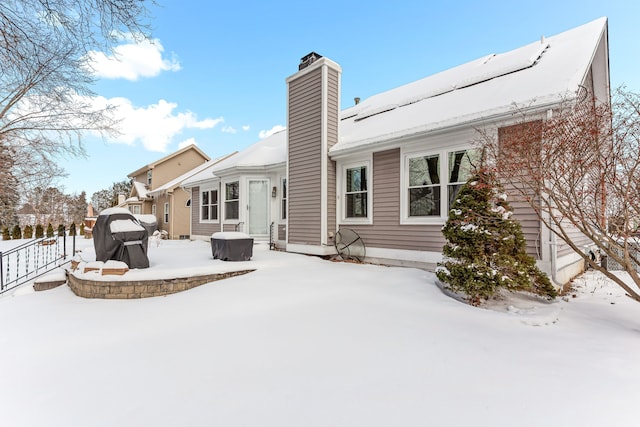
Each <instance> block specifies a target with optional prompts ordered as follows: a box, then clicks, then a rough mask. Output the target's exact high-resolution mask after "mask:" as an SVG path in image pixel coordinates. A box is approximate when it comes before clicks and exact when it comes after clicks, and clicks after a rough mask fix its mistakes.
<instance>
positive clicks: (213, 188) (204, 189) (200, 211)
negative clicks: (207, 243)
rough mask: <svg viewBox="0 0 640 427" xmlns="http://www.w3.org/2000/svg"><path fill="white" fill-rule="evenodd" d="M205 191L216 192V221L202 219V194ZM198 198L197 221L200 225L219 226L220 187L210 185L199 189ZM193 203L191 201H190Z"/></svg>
mask: <svg viewBox="0 0 640 427" xmlns="http://www.w3.org/2000/svg"><path fill="white" fill-rule="evenodd" d="M205 191H217V192H218V219H202V193H204V192H205ZM198 197H200V200H199V203H198V210H199V212H198V221H200V223H202V224H219V223H220V212H221V209H220V199H221V198H220V185H219V184H218V185H210V186H207V187H200V193H199V195H198ZM192 203H193V201H192Z"/></svg>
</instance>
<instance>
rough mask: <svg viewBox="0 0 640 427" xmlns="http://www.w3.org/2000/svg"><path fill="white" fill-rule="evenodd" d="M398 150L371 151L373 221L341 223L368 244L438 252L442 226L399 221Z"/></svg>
mask: <svg viewBox="0 0 640 427" xmlns="http://www.w3.org/2000/svg"><path fill="white" fill-rule="evenodd" d="M400 182H401V179H400V149H394V150H388V151H381V152H379V153H374V154H373V224H372V225H353V226H352V225H345V226H344V227H345V228H352V229H354V230H355V231H356V232H357V233H358V234H359V235H360V236H361V237H362V239H363V240H364V243H365V245H366V246H368V247H375V248H385V249H404V250H413V251H430V252H442V247H443V246H444V243H445V240H444V237H443V235H442V231H441V229H442V225H437V224H436V225H432V224H429V225H413V224H410V225H409V224H404V225H401V224H400V191H402V189H401V186H400Z"/></svg>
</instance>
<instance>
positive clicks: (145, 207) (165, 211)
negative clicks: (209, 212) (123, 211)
mask: <svg viewBox="0 0 640 427" xmlns="http://www.w3.org/2000/svg"><path fill="white" fill-rule="evenodd" d="M210 160H211V159H210V158H209V156H207V155H206V154H205V153H204V152H203V151H202V150H200V149H199V148H198V147H196V146H195V145H188V146H186V147H184V148H182V149H180V150H178V151H176V152H174V153H172V154H169V155H168V156H165V157H163V158H161V159H160V160H157V161H155V162H153V163H150V164H148V165H146V166H143V167H141V168H140V169H138V170H136V171H134V172H132V173H130V174H129V175H128V177H129V179H131V183H132V186H131V193H130V195H129V197H128V198H127V199H126V200H125V201H124V203H122V204H119V206H120V207H124V208H127V209H129V210H130V211H131V213H133V214H151V215H153V216H155V217H156V221H157V223H158V228H159V229H160V230H163V231H166V232H167V233H168V235H169V238H170V239H179V238H189V228H190V224H189V213H190V211H191V210H190V206H189V205H190V194H189V193H188V192H186V191H184V190H183V189H182V188H181V187H180V183H181V182H182V180H184V179H186V178H188V177H190V176H191V172H192V171H194V169H196V168H198V167H205V165H207V162H209V161H210ZM198 170H199V169H198ZM198 170H196V171H195V172H193V173H197V171H198Z"/></svg>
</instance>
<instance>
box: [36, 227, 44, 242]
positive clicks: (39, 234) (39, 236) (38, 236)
mask: <svg viewBox="0 0 640 427" xmlns="http://www.w3.org/2000/svg"><path fill="white" fill-rule="evenodd" d="M43 237H44V228H43V227H42V224H36V239H42V238H43Z"/></svg>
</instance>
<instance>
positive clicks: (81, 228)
mask: <svg viewBox="0 0 640 427" xmlns="http://www.w3.org/2000/svg"><path fill="white" fill-rule="evenodd" d="M80 235H81V236H84V222H81V223H80Z"/></svg>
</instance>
